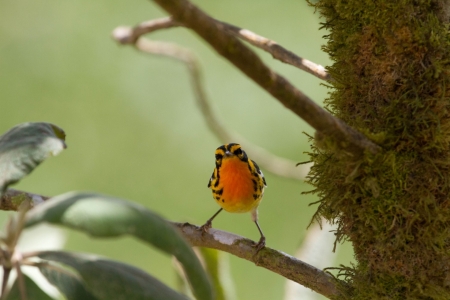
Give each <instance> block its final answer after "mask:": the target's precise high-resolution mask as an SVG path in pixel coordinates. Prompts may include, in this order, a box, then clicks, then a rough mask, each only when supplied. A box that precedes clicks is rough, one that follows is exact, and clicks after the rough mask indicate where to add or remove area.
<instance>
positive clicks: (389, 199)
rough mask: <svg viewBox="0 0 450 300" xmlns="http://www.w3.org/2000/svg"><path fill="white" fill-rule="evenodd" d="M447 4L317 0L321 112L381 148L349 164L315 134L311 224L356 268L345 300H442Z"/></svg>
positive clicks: (447, 220)
mask: <svg viewBox="0 0 450 300" xmlns="http://www.w3.org/2000/svg"><path fill="white" fill-rule="evenodd" d="M447 2H448V1H433V0H429V1H421V0H415V1H413V0H396V1H395V0H378V1H368V0H347V1H344V0H319V1H318V2H317V3H316V4H315V6H316V8H317V9H318V10H319V11H320V13H321V14H322V16H323V17H324V23H323V26H324V28H326V29H328V30H329V32H330V34H329V35H328V36H327V38H328V43H327V45H326V46H325V47H324V49H325V51H327V52H328V53H329V54H330V56H331V58H332V59H333V60H334V64H333V65H332V66H331V67H330V68H329V72H330V74H331V75H332V77H333V78H334V82H333V83H332V85H333V87H332V90H331V93H330V98H329V99H328V100H327V105H328V108H329V109H330V110H331V111H332V112H333V113H334V114H335V115H337V116H338V117H339V118H341V119H342V120H343V121H345V122H346V123H347V124H349V125H350V126H352V127H353V128H355V129H357V130H359V131H360V132H362V133H364V134H366V135H367V136H368V137H369V138H371V139H372V140H373V141H375V142H376V143H377V144H378V145H380V146H381V147H382V149H383V150H382V151H381V153H379V154H377V155H371V154H368V153H367V154H366V155H364V156H363V157H355V156H352V155H349V154H347V153H345V152H342V151H340V149H339V148H338V147H337V146H336V143H332V142H331V141H330V140H328V139H327V138H326V137H323V136H322V135H316V144H315V145H316V146H315V148H314V151H313V153H312V154H311V157H312V160H313V161H314V162H315V166H314V167H313V169H312V172H311V173H310V177H309V180H310V182H311V183H312V184H314V185H315V186H316V189H315V193H317V194H318V196H319V197H320V201H319V207H318V212H317V215H316V216H324V217H325V218H326V219H328V220H329V221H331V222H334V223H336V224H338V232H337V239H338V241H340V240H343V239H346V240H349V241H351V242H352V243H353V247H354V251H355V258H356V261H357V264H356V265H355V266H352V267H351V268H350V267H349V268H343V269H342V271H343V273H345V275H346V276H347V277H346V278H347V280H348V282H349V283H350V285H351V286H352V291H351V292H350V293H347V295H348V296H349V298H350V299H450V252H449V250H450V244H449V243H450V198H449V191H450V173H449V171H450V111H449V108H450V101H449V100H450V77H449V75H450V42H449V40H450V39H449V30H448V11H447V10H446V9H447V7H448V3H447Z"/></svg>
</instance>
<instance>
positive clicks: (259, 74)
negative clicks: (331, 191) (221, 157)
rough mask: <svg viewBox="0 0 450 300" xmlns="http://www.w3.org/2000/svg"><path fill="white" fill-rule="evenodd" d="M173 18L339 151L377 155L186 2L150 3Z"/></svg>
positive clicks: (361, 137) (363, 140) (366, 141)
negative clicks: (339, 148) (329, 139)
mask: <svg viewBox="0 0 450 300" xmlns="http://www.w3.org/2000/svg"><path fill="white" fill-rule="evenodd" d="M154 2H156V3H157V4H158V5H159V6H161V7H162V8H163V9H165V10H166V11H167V12H168V13H170V14H171V15H172V17H173V19H174V20H175V21H177V22H180V23H183V24H184V26H186V27H188V28H190V29H192V30H193V31H195V32H196V33H197V34H198V35H199V36H200V37H202V38H203V39H204V40H205V41H206V42H208V43H209V44H210V45H211V46H212V47H213V48H214V49H215V50H216V51H217V52H218V53H219V54H220V55H222V56H223V57H225V58H226V59H227V60H229V61H230V62H231V63H232V64H234V65H235V66H236V67H237V68H238V69H240V70H241V71H242V72H243V73H244V74H246V75H247V76H248V77H250V78H251V79H252V80H253V81H254V82H255V83H257V84H258V85H259V86H261V87H262V88H263V89H265V90H266V91H267V92H268V93H270V94H271V95H272V96H274V97H275V98H276V99H278V100H279V101H280V102H281V103H282V104H283V105H284V106H285V107H287V108H288V109H290V110H291V111H292V112H294V113H295V114H297V115H298V116H299V117H301V118H302V119H303V120H305V121H306V122H307V123H308V124H310V125H311V126H312V127H313V128H315V129H316V130H317V131H318V133H319V134H322V135H324V136H326V137H330V138H332V139H334V140H335V141H336V142H337V145H338V146H340V147H341V149H342V150H343V151H345V152H346V153H348V154H351V155H354V156H356V157H359V156H360V155H362V154H363V153H364V152H365V151H368V152H370V153H373V154H375V153H377V152H378V151H380V149H381V148H380V147H379V146H377V145H376V144H374V143H373V142H372V141H370V140H369V139H368V138H367V137H365V136H364V135H363V134H361V133H360V132H358V131H356V130H354V129H353V128H351V127H350V126H348V125H347V124H345V123H344V122H342V121H341V120H340V119H338V118H336V117H334V116H333V115H331V114H330V113H329V112H327V111H326V110H324V109H323V108H321V107H320V106H319V105H317V104H316V103H315V102H314V101H312V100H311V99H310V98H309V97H308V96H306V95H305V94H303V93H302V92H301V91H300V90H298V89H296V88H295V87H294V86H293V85H292V84H291V83H290V82H289V81H287V80H286V79H285V78H284V77H282V76H280V75H279V74H277V73H275V72H274V71H272V70H271V69H270V68H268V67H267V66H266V65H265V64H264V63H263V62H262V61H261V59H260V58H259V57H258V56H257V55H256V54H255V53H254V52H253V51H251V50H250V49H249V48H248V47H247V46H245V45H244V44H243V43H242V42H240V41H239V40H238V39H237V38H236V37H234V36H233V35H232V34H231V33H230V32H229V31H228V30H226V28H225V26H224V24H223V23H219V22H217V21H216V20H214V19H213V18H211V17H210V16H208V15H206V14H205V13H204V12H203V11H201V10H200V9H199V8H197V7H196V6H194V5H193V4H192V3H190V2H189V1H187V0H154Z"/></svg>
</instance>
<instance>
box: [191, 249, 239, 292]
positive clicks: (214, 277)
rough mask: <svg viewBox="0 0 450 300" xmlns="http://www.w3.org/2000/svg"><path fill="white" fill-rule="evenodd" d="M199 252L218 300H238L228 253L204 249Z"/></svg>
mask: <svg viewBox="0 0 450 300" xmlns="http://www.w3.org/2000/svg"><path fill="white" fill-rule="evenodd" d="M198 250H199V251H198V253H199V255H200V256H201V257H202V260H203V262H204V265H205V268H206V272H207V273H208V274H209V277H210V278H211V281H212V282H213V286H214V290H215V292H216V300H231V299H236V295H235V293H234V284H233V279H232V276H231V273H230V268H229V262H228V253H224V252H222V251H219V250H216V249H211V248H203V247H200V248H198Z"/></svg>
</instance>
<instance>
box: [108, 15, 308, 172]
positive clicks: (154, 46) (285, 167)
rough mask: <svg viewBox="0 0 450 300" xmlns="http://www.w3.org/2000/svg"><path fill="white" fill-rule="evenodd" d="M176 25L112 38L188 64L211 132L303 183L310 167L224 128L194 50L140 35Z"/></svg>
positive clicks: (163, 23)
mask: <svg viewBox="0 0 450 300" xmlns="http://www.w3.org/2000/svg"><path fill="white" fill-rule="evenodd" d="M174 24H176V23H174V22H173V21H171V19H170V18H163V19H158V20H154V21H149V22H144V23H142V24H140V25H138V26H136V27H135V28H130V27H118V28H116V29H115V30H114V32H113V37H114V39H115V40H117V41H118V42H120V43H121V44H131V45H134V46H135V47H136V49H138V50H140V51H142V52H145V53H149V54H156V55H162V56H165V57H169V58H173V59H176V60H178V61H181V62H183V63H184V64H186V66H187V67H188V69H189V73H190V77H191V82H192V86H193V89H194V93H195V98H196V100H197V103H198V105H199V107H200V110H201V112H202V115H203V118H204V119H205V121H206V123H207V125H208V127H209V129H210V130H211V131H212V132H213V133H214V134H215V135H216V136H217V137H218V138H219V140H220V141H221V142H222V143H224V144H227V143H229V142H231V141H235V142H239V143H241V144H244V145H245V149H246V151H247V152H248V153H249V155H250V156H251V157H252V158H253V159H254V160H255V161H257V162H258V163H259V165H260V166H261V167H263V168H264V169H265V170H267V171H269V172H271V173H273V174H275V175H278V176H282V177H286V178H292V179H297V180H304V179H305V177H306V175H307V174H308V172H309V168H310V164H308V165H303V166H300V167H296V162H294V161H291V160H289V159H285V158H282V157H279V156H277V155H274V154H272V153H270V152H268V151H267V150H266V149H264V148H262V147H259V146H257V145H255V144H253V143H251V142H250V141H247V140H246V139H245V138H243V137H242V136H241V135H239V134H238V133H235V132H231V131H229V130H227V129H226V127H225V126H223V124H222V122H221V121H220V120H219V118H218V116H217V115H216V114H215V113H214V111H213V110H212V108H211V105H210V103H209V100H208V97H207V95H206V91H205V89H204V87H203V82H202V75H201V69H200V64H199V62H198V61H197V59H196V57H195V55H194V54H193V53H192V52H191V51H189V50H188V49H185V48H182V47H180V46H178V45H175V44H172V43H166V42H158V41H152V40H149V39H146V38H142V37H141V35H142V34H145V33H150V32H153V31H155V30H159V29H163V28H171V27H173V26H174Z"/></svg>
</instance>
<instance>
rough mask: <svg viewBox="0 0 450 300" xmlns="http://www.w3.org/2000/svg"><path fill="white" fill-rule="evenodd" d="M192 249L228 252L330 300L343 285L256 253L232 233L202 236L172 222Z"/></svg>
mask: <svg viewBox="0 0 450 300" xmlns="http://www.w3.org/2000/svg"><path fill="white" fill-rule="evenodd" d="M173 224H174V225H175V226H177V227H178V228H179V229H180V232H181V233H182V235H183V236H184V237H185V238H186V239H187V240H188V242H189V243H190V244H191V245H192V246H196V247H207V248H214V249H217V250H221V251H224V252H228V253H230V254H233V255H235V256H237V257H240V258H243V259H246V260H248V261H251V262H253V263H255V264H256V265H257V266H260V267H263V268H265V269H268V270H270V271H272V272H275V273H277V274H279V275H281V276H283V277H286V278H287V279H290V280H292V281H295V282H297V283H299V284H301V285H303V286H305V287H307V288H310V289H312V290H314V291H315V292H317V293H319V294H321V295H324V296H325V297H328V298H330V299H333V298H337V297H338V296H340V295H341V292H340V291H339V290H338V285H344V286H345V283H344V282H342V281H340V280H338V279H335V278H334V277H333V276H331V275H330V274H328V273H326V272H324V271H322V270H319V269H317V268H315V267H313V266H311V265H308V264H307V263H305V262H303V261H301V260H298V259H296V258H295V257H292V256H290V255H287V254H285V253H283V252H280V251H277V250H274V249H271V248H268V247H264V248H263V249H261V250H260V251H259V252H258V253H257V251H256V249H255V247H253V245H254V242H253V241H252V240H249V239H246V238H244V237H241V236H239V235H235V234H233V233H229V232H225V231H221V230H216V229H213V228H211V229H209V231H208V232H207V233H204V234H203V235H202V231H201V230H200V227H198V226H195V225H191V224H188V223H173Z"/></svg>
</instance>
